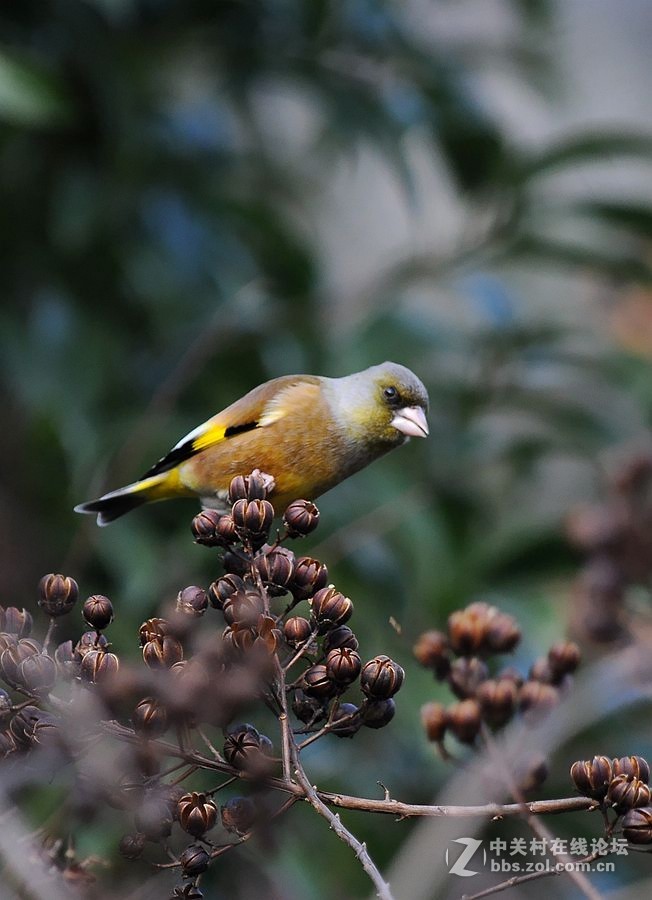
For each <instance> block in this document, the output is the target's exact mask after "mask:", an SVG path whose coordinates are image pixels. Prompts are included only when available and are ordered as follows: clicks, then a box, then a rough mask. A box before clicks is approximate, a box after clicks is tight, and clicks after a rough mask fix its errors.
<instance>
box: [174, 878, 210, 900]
mask: <svg viewBox="0 0 652 900" xmlns="http://www.w3.org/2000/svg"><path fill="white" fill-rule="evenodd" d="M203 897H204V895H203V893H202V892H201V891H200V890H199V888H198V887H197V885H196V884H193V883H192V882H188V883H187V884H178V885H177V886H176V887H175V889H174V891H173V892H172V896H171V898H170V900H203Z"/></svg>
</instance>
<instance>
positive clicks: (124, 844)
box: [118, 832, 146, 859]
mask: <svg viewBox="0 0 652 900" xmlns="http://www.w3.org/2000/svg"><path fill="white" fill-rule="evenodd" d="M145 840H146V839H145V835H144V834H139V833H138V832H136V833H135V834H125V835H123V836H122V838H120V843H119V844H118V851H119V853H120V855H121V856H124V858H125V859H140V857H141V856H142V855H143V850H144V849H145Z"/></svg>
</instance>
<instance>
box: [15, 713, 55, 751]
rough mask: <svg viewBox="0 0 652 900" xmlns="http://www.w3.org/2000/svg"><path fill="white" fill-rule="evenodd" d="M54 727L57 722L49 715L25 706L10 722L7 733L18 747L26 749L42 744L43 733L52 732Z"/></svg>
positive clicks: (43, 740)
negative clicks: (45, 731) (34, 744)
mask: <svg viewBox="0 0 652 900" xmlns="http://www.w3.org/2000/svg"><path fill="white" fill-rule="evenodd" d="M56 727H57V721H56V719H55V718H54V716H53V715H52V714H51V713H48V712H46V711H45V710H43V709H39V708H38V707H37V706H25V707H23V709H21V710H19V712H17V713H16V715H15V716H14V717H13V719H12V720H11V723H10V725H9V731H10V733H11V736H12V737H13V739H14V741H15V742H16V745H17V746H18V747H22V748H23V749H28V748H29V747H30V746H31V745H32V744H33V743H44V742H45V735H44V734H43V731H44V730H46V729H47V730H49V731H51V732H54V731H55V730H56ZM39 731H40V734H39Z"/></svg>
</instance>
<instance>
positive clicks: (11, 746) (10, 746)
mask: <svg viewBox="0 0 652 900" xmlns="http://www.w3.org/2000/svg"><path fill="white" fill-rule="evenodd" d="M15 750H16V741H15V740H14V738H13V736H12V734H11V732H10V731H0V759H5V757H7V756H9V754H10V753H13V752H14V751H15Z"/></svg>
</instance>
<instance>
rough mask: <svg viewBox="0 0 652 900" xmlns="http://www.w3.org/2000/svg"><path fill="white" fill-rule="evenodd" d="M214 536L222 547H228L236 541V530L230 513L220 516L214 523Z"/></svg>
mask: <svg viewBox="0 0 652 900" xmlns="http://www.w3.org/2000/svg"><path fill="white" fill-rule="evenodd" d="M215 538H216V540H217V543H218V544H219V545H220V546H222V547H229V546H231V545H232V544H237V543H238V540H239V538H238V530H237V528H236V527H235V522H234V521H233V516H232V515H231V513H225V514H224V515H222V516H220V517H219V519H218V520H217V523H216V525H215Z"/></svg>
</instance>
